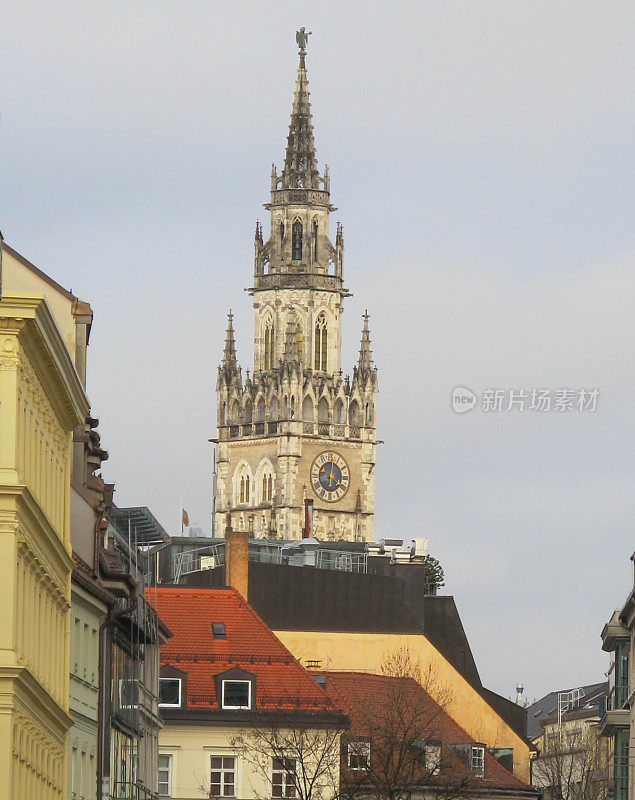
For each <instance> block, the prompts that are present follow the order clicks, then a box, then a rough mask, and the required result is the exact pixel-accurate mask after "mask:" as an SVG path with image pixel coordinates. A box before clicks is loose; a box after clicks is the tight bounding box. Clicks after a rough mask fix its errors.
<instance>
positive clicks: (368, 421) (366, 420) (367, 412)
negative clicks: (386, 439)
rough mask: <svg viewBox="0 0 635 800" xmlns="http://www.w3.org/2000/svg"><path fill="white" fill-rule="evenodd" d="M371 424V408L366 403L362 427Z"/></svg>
mask: <svg viewBox="0 0 635 800" xmlns="http://www.w3.org/2000/svg"><path fill="white" fill-rule="evenodd" d="M372 424H373V407H372V406H371V404H370V403H366V406H365V407H364V425H372Z"/></svg>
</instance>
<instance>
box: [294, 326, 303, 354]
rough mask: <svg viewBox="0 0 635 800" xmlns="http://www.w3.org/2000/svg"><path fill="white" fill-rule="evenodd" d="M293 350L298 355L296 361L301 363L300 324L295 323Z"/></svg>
mask: <svg viewBox="0 0 635 800" xmlns="http://www.w3.org/2000/svg"><path fill="white" fill-rule="evenodd" d="M295 349H296V350H297V353H298V361H302V324H301V323H300V322H299V321H298V320H297V319H296V321H295Z"/></svg>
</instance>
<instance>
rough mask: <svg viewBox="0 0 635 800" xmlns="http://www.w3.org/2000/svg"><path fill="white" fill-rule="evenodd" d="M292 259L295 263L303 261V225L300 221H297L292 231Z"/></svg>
mask: <svg viewBox="0 0 635 800" xmlns="http://www.w3.org/2000/svg"><path fill="white" fill-rule="evenodd" d="M291 258H292V259H293V261H301V260H302V223H301V222H300V220H299V219H296V221H295V222H294V223H293V228H292V229H291Z"/></svg>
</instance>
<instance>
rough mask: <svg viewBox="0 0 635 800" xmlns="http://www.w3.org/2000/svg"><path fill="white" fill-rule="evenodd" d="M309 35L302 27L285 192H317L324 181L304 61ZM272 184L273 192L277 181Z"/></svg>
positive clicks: (288, 146) (285, 167)
mask: <svg viewBox="0 0 635 800" xmlns="http://www.w3.org/2000/svg"><path fill="white" fill-rule="evenodd" d="M309 35H310V31H309V33H307V32H306V31H305V29H304V28H300V30H299V31H297V32H296V41H297V43H298V46H299V47H300V53H299V54H300V64H299V65H298V75H297V78H296V82H295V91H294V94H293V108H292V110H291V123H290V125H289V136H288V139H287V151H286V153H285V158H284V168H283V170H282V186H283V188H285V189H298V188H304V189H317V188H319V186H320V181H321V179H320V175H319V173H318V168H317V158H316V155H315V143H314V141H313V123H312V122H311V103H310V101H309V81H308V78H307V74H306V64H305V61H304V57H305V55H306V44H307V41H308V38H309ZM271 184H272V189H273V178H272V182H271Z"/></svg>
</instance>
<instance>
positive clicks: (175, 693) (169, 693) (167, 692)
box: [159, 678, 181, 708]
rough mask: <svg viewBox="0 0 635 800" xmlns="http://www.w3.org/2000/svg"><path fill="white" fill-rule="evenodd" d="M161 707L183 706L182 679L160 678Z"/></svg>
mask: <svg viewBox="0 0 635 800" xmlns="http://www.w3.org/2000/svg"><path fill="white" fill-rule="evenodd" d="M159 707H160V708H180V707H181V679H180V678H159Z"/></svg>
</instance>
